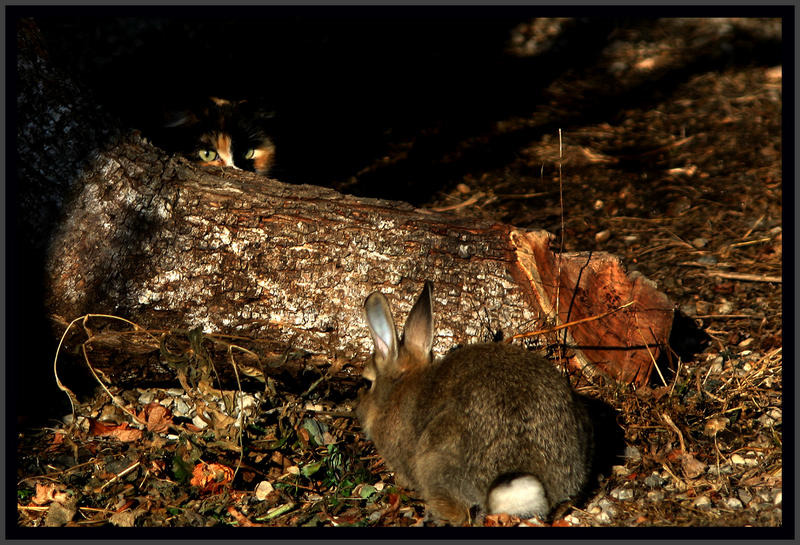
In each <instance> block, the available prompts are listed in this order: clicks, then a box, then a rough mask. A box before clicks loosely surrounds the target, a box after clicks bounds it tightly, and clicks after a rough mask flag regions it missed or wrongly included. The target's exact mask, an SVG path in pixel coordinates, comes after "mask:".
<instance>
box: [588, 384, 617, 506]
mask: <svg viewBox="0 0 800 545" xmlns="http://www.w3.org/2000/svg"><path fill="white" fill-rule="evenodd" d="M578 398H579V399H580V400H581V401H582V402H583V403H584V405H585V406H586V408H587V409H588V411H589V415H590V418H591V420H592V424H593V425H594V458H593V460H592V471H591V473H590V475H589V481H588V483H587V486H586V490H585V491H584V493H585V495H587V496H590V495H592V494H594V492H595V491H596V489H597V483H598V481H599V480H601V479H602V478H604V477H608V476H609V475H611V473H612V466H615V465H622V464H624V463H625V432H624V431H623V429H622V427H621V426H620V425H619V423H618V422H617V411H616V410H614V408H613V407H611V406H610V405H609V404H608V403H606V402H604V401H602V400H600V399H595V398H591V397H587V396H582V395H580V394H578Z"/></svg>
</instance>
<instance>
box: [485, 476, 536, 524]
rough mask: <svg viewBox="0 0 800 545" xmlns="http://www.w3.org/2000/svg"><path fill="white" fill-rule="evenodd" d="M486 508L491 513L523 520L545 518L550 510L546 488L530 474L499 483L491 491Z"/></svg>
mask: <svg viewBox="0 0 800 545" xmlns="http://www.w3.org/2000/svg"><path fill="white" fill-rule="evenodd" d="M486 506H487V507H488V510H489V513H506V514H509V515H515V516H518V517H522V518H529V517H532V516H534V515H538V516H544V515H546V514H547V512H548V511H549V510H550V502H549V501H548V500H547V495H546V494H545V492H544V486H542V483H541V482H540V481H539V479H537V478H536V477H534V476H533V475H529V474H525V475H518V476H515V477H513V478H510V479H507V480H502V481H500V482H497V483H496V484H495V485H494V486H493V487H492V489H491V490H489V497H488V498H487V501H486Z"/></svg>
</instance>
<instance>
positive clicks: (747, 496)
mask: <svg viewBox="0 0 800 545" xmlns="http://www.w3.org/2000/svg"><path fill="white" fill-rule="evenodd" d="M736 495H737V496H739V499H740V500H742V503H744V504H748V503H750V501H751V500H752V499H753V495H752V494H751V493H750V492H749V491H748V490H747V489H746V488H740V489H739V490H738V491H737V492H736Z"/></svg>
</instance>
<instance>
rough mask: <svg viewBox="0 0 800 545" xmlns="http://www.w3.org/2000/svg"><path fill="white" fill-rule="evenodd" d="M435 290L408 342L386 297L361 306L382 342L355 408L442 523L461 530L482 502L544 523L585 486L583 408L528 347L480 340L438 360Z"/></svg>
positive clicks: (412, 322) (414, 317)
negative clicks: (434, 349)
mask: <svg viewBox="0 0 800 545" xmlns="http://www.w3.org/2000/svg"><path fill="white" fill-rule="evenodd" d="M431 292H432V284H431V283H430V282H426V283H425V287H424V289H423V290H422V294H421V295H420V296H419V298H418V299H417V302H416V303H415V304H414V307H413V308H412V309H411V312H410V314H409V316H408V320H407V321H406V324H405V328H404V330H403V339H402V341H399V342H398V339H397V332H396V329H395V325H394V321H393V320H392V315H391V311H390V309H389V304H388V302H387V301H386V298H385V297H384V296H383V294H381V293H380V292H375V293H373V294H371V295H370V296H369V297H367V299H366V301H365V302H364V310H365V314H366V319H367V323H368V325H369V329H370V333H371V334H372V340H373V341H374V343H375V352H374V354H373V357H372V359H371V360H370V361H368V362H367V364H366V366H365V368H364V378H365V379H367V380H369V381H371V385H370V387H369V388H368V389H364V390H362V392H361V393H360V396H359V405H358V409H357V413H358V417H359V419H360V421H361V425H362V427H363V429H364V431H365V432H366V434H367V436H368V437H369V438H370V439H371V440H372V441H373V442H374V443H375V445H376V447H377V449H378V452H379V453H380V454H381V456H382V457H383V458H384V460H385V461H386V463H387V465H388V466H389V467H390V468H391V469H392V470H393V471H394V472H395V477H396V480H397V483H398V484H399V485H400V486H403V487H407V488H413V489H415V490H417V491H418V492H419V493H421V495H422V497H423V498H424V499H425V500H426V502H427V503H428V505H429V507H430V508H431V510H432V511H433V514H434V515H436V516H438V517H439V518H443V519H445V520H447V521H449V522H450V523H452V524H463V523H464V522H466V521H467V520H468V519H469V513H470V509H471V508H472V507H473V506H478V508H479V510H480V511H481V512H484V513H485V512H488V513H508V514H512V515H517V516H521V517H524V518H528V517H531V516H534V515H537V516H540V517H546V516H547V514H548V513H549V512H550V510H551V509H552V507H554V506H555V505H556V504H558V503H560V502H562V501H564V500H567V499H569V498H570V497H572V496H574V495H576V494H577V493H579V492H580V491H581V490H582V489H583V488H584V486H585V485H586V482H587V478H588V475H589V471H590V465H591V461H590V458H591V453H592V450H593V437H592V435H593V432H592V424H591V421H590V420H589V417H588V415H587V413H586V410H585V408H584V407H583V405H582V404H581V403H580V401H579V400H578V399H577V398H576V396H575V394H574V393H573V391H572V389H571V388H570V385H569V383H568V381H567V380H566V378H565V377H563V376H562V375H561V373H559V372H558V370H557V369H556V368H555V367H553V365H552V364H551V363H550V362H549V361H548V360H546V359H545V358H544V357H543V356H541V355H539V354H537V353H535V352H530V351H527V350H525V349H523V348H521V347H517V346H513V345H509V344H505V343H487V344H475V345H469V346H466V347H464V348H461V349H459V350H456V351H454V352H452V353H450V354H449V355H448V356H447V357H445V358H444V359H440V360H434V359H433V353H432V351H431V347H432V345H433V311H432V303H431Z"/></svg>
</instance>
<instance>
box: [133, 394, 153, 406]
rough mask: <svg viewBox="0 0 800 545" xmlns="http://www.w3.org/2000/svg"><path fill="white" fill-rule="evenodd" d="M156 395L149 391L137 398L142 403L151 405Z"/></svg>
mask: <svg viewBox="0 0 800 545" xmlns="http://www.w3.org/2000/svg"><path fill="white" fill-rule="evenodd" d="M154 397H155V396H154V395H153V392H149V391H148V392H142V395H140V396H139V399H137V401H138V402H139V403H141V404H142V405H149V404H150V403H152V402H153V399H154Z"/></svg>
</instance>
